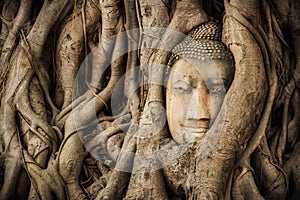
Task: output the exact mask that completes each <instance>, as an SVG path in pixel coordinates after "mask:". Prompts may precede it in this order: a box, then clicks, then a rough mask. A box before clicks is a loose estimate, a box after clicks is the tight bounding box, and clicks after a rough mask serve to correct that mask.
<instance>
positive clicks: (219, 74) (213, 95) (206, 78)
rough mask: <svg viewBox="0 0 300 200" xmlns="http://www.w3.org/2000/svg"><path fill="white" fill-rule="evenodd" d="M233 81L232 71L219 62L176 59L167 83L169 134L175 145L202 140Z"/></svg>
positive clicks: (229, 67) (225, 64)
mask: <svg viewBox="0 0 300 200" xmlns="http://www.w3.org/2000/svg"><path fill="white" fill-rule="evenodd" d="M232 77H233V67H232V66H230V65H229V64H228V63H226V62H224V61H220V60H204V61H202V60H201V61H199V60H197V59H189V60H188V61H187V60H184V59H179V60H177V61H176V62H175V63H174V65H173V67H172V70H171V73H170V75H169V78H168V82H167V91H166V107H167V119H168V125H169V128H170V132H171V135H172V137H173V138H174V140H175V141H176V142H178V143H186V142H193V141H194V140H195V139H201V138H203V137H204V136H205V134H206V132H207V131H208V129H209V128H210V126H211V125H212V124H213V122H214V121H215V119H216V117H217V115H218V113H219V110H220V108H221V105H222V102H223V99H224V97H225V93H226V88H228V87H229V85H230V83H231V79H232Z"/></svg>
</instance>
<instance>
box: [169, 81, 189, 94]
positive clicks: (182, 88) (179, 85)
mask: <svg viewBox="0 0 300 200" xmlns="http://www.w3.org/2000/svg"><path fill="white" fill-rule="evenodd" d="M173 89H174V90H175V92H178V93H183V94H187V93H190V92H191V91H192V86H191V85H190V84H189V83H187V82H185V81H178V82H176V83H175V84H174V85H173Z"/></svg>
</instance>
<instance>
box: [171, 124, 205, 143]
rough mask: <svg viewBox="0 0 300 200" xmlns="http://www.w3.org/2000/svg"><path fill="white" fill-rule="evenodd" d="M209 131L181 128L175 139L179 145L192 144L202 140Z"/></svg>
mask: <svg viewBox="0 0 300 200" xmlns="http://www.w3.org/2000/svg"><path fill="white" fill-rule="evenodd" d="M207 131H208V128H192V127H180V129H179V130H178V132H177V134H176V136H177V137H176V138H174V139H175V140H176V141H177V142H178V143H181V144H182V143H192V142H196V141H199V140H202V139H203V138H204V137H205V136H206V133H207Z"/></svg>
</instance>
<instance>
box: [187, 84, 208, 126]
mask: <svg viewBox="0 0 300 200" xmlns="http://www.w3.org/2000/svg"><path fill="white" fill-rule="evenodd" d="M207 95H208V94H204V93H201V92H200V91H198V90H196V91H194V92H193V94H192V96H191V98H190V100H189V103H188V105H187V111H186V118H187V119H188V120H197V121H207V122H209V120H210V113H209V98H208V96H207Z"/></svg>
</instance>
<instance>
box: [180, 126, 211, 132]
mask: <svg viewBox="0 0 300 200" xmlns="http://www.w3.org/2000/svg"><path fill="white" fill-rule="evenodd" d="M182 129H185V130H186V132H187V133H195V134H203V133H207V131H208V128H202V127H200V128H195V127H184V126H183V127H182Z"/></svg>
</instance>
